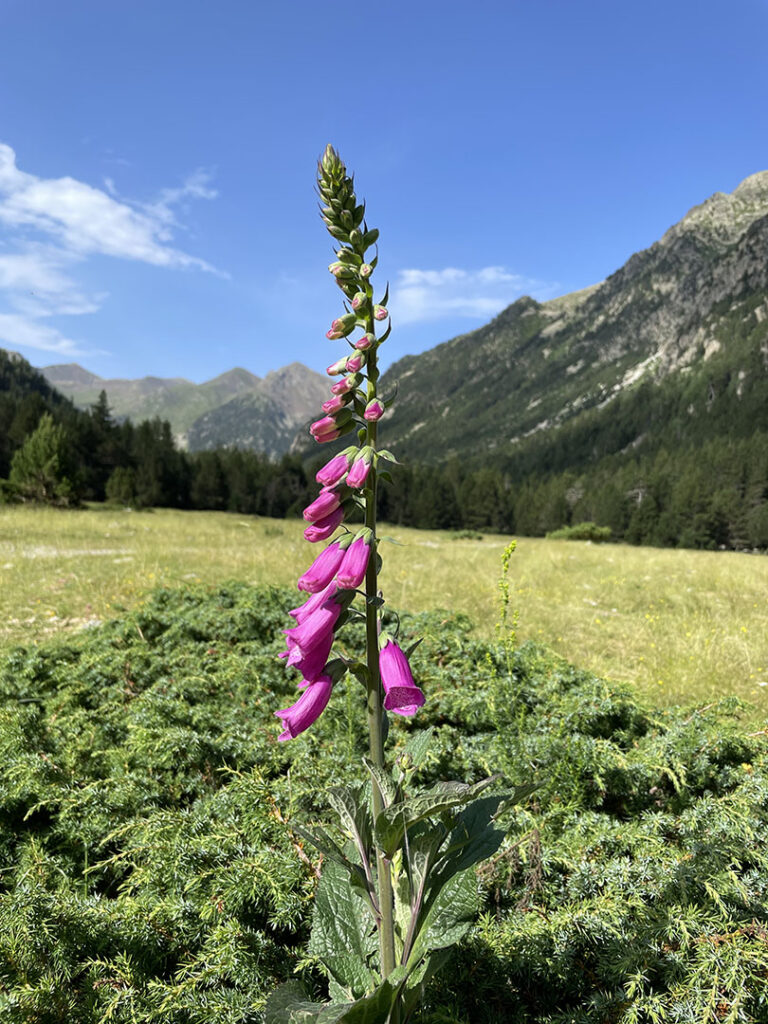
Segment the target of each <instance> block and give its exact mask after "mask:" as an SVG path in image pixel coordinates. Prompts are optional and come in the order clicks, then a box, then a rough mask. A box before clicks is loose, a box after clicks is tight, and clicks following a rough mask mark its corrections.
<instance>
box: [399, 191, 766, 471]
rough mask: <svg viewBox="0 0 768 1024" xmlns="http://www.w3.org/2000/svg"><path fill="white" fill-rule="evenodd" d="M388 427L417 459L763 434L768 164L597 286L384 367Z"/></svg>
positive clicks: (517, 309)
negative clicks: (391, 399) (390, 394)
mask: <svg viewBox="0 0 768 1024" xmlns="http://www.w3.org/2000/svg"><path fill="white" fill-rule="evenodd" d="M382 387H383V390H384V392H385V393H386V392H387V391H392V390H394V388H395V387H397V389H398V397H397V402H396V403H395V405H394V407H393V409H392V413H391V415H390V417H389V418H388V419H387V420H386V421H385V424H383V426H385V429H386V433H385V435H384V436H385V439H386V444H387V446H390V445H391V446H392V447H393V448H395V450H396V451H397V454H398V455H399V456H404V457H405V458H406V459H411V460H414V461H419V462H432V463H438V462H443V461H446V460H450V459H456V458H458V459H461V460H466V459H469V460H470V461H474V462H482V461H486V462H487V461H492V462H493V463H494V464H495V465H496V466H499V467H501V468H503V469H506V470H511V471H513V475H514V476H515V477H516V478H518V479H519V478H520V476H522V475H525V474H526V473H529V472H537V473H539V474H541V473H542V472H556V471H562V470H565V469H573V468H579V467H582V466H585V465H589V464H591V463H595V462H596V461H597V460H599V459H601V458H604V457H606V456H610V455H619V454H624V455H625V456H626V457H630V456H635V455H636V454H638V453H642V452H650V451H654V450H658V449H659V447H660V446H662V445H670V446H672V447H674V448H680V447H681V446H684V445H692V444H697V443H700V442H701V441H702V439H704V438H712V437H720V436H723V434H727V435H729V436H739V437H748V436H751V435H752V434H753V433H754V431H756V430H768V171H762V172H760V173H757V174H753V175H752V176H751V177H749V178H747V179H746V180H745V181H743V182H742V183H741V184H740V185H739V186H738V188H737V189H736V190H735V191H734V192H733V193H732V194H730V195H726V194H723V193H716V194H715V195H713V196H712V197H711V198H709V199H707V200H706V201H705V202H704V203H702V204H701V205H699V206H695V207H694V208H693V209H692V210H690V211H689V212H688V213H687V214H686V216H685V217H684V218H683V219H682V220H681V221H680V222H679V223H678V224H675V225H674V226H673V227H671V228H670V229H669V230H668V231H667V232H666V233H665V234H664V236H663V237H662V238H661V239H660V240H659V241H658V242H656V243H654V244H653V245H652V246H651V247H650V248H649V249H646V250H644V251H643V252H639V253H636V254H635V255H634V256H632V257H631V258H630V259H629V260H628V261H627V262H626V263H625V264H624V266H623V267H621V268H620V269H619V270H617V271H616V272H615V273H614V274H611V276H610V277H608V278H607V279H606V280H605V281H603V282H601V283H600V284H597V285H594V286H593V287H591V288H587V289H585V290H584V291H581V292H577V293H574V294H572V295H566V296H564V297H562V298H558V299H553V300H551V301H549V302H543V303H539V302H536V301H535V300H534V299H532V298H529V297H524V298H521V299H519V300H518V301H517V302H515V303H513V304H512V305H511V306H509V307H508V308H507V309H505V310H504V311H503V312H502V313H501V314H499V316H497V317H496V318H495V319H494V320H493V321H492V322H491V323H489V324H487V325H486V326H484V327H481V328H479V329H478V330H475V331H472V332H470V333H468V334H464V335H461V336H460V337H457V338H454V339H453V340H451V341H448V342H445V343H444V344H442V345H438V346H437V347H436V348H433V349H431V350H429V351H428V352H425V353H424V354H422V355H419V356H407V357H405V358H404V359H401V360H399V361H398V362H397V363H396V364H394V365H393V366H392V367H391V369H390V370H389V371H388V372H387V373H386V375H385V376H384V377H383V378H382Z"/></svg>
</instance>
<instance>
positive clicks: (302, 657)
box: [280, 633, 334, 686]
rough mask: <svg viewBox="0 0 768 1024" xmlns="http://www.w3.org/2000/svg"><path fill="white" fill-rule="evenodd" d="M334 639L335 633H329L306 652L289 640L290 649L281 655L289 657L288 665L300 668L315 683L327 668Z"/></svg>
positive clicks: (303, 674)
mask: <svg viewBox="0 0 768 1024" xmlns="http://www.w3.org/2000/svg"><path fill="white" fill-rule="evenodd" d="M333 639H334V637H333V633H329V634H328V635H327V636H325V637H324V638H323V640H322V642H321V643H319V644H318V645H317V647H313V648H312V650H311V651H308V652H307V653H306V654H304V653H303V652H302V650H301V648H300V647H298V646H297V645H296V644H295V643H293V642H292V641H291V640H288V650H287V651H284V652H283V653H282V654H281V655H280V657H281V658H287V661H286V665H288V666H289V667H290V668H295V669H298V670H299V672H301V674H302V676H303V677H304V679H305V680H306V681H307V682H309V683H313V682H314V681H315V679H317V677H318V676H319V675H321V673H322V671H323V669H324V668H325V663H326V662H327V661H328V656H329V654H330V653H331V648H332V647H333ZM299 685H300V686H301V685H303V684H299Z"/></svg>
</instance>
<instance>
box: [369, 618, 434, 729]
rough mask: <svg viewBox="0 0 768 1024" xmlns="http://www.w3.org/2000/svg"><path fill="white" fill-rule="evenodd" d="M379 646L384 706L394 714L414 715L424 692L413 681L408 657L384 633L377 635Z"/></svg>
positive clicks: (422, 701) (422, 699) (420, 704)
mask: <svg viewBox="0 0 768 1024" xmlns="http://www.w3.org/2000/svg"><path fill="white" fill-rule="evenodd" d="M379 647H380V650H379V672H380V674H381V685H382V686H383V687H384V707H385V708H386V710H387V711H391V712H392V713H393V714H395V715H406V716H409V715H415V714H416V712H417V711H418V709H419V708H420V707H421V706H422V704H424V694H423V693H422V692H421V690H420V689H419V687H418V686H417V685H416V683H415V682H414V681H413V675H412V674H411V666H410V665H409V664H408V659H407V658H406V656H405V655H404V654H403V652H402V651H401V650H400V648H399V647H398V645H397V644H396V643H395V641H394V640H393V639H392V638H391V637H390V636H388V635H387V634H386V633H382V634H381V636H380V637H379Z"/></svg>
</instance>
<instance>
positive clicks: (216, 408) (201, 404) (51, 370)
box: [41, 363, 328, 456]
mask: <svg viewBox="0 0 768 1024" xmlns="http://www.w3.org/2000/svg"><path fill="white" fill-rule="evenodd" d="M41 373H42V374H43V375H44V376H45V378H46V380H47V381H48V382H49V383H50V384H51V385H52V386H53V387H55V388H56V389H57V390H58V391H60V392H62V393H63V394H65V395H67V396H68V397H70V398H71V399H72V400H73V401H74V402H75V404H77V405H79V406H83V407H84V406H88V405H92V404H93V403H95V402H96V401H97V399H98V397H99V393H100V392H101V391H105V392H106V394H107V400H108V402H109V406H110V408H111V410H112V412H113V413H114V414H115V415H116V416H118V417H120V418H125V417H128V418H130V419H131V420H133V421H134V423H138V422H140V421H141V420H145V419H152V418H154V417H160V418H161V419H164V420H168V421H169V422H170V424H171V428H172V429H173V432H174V434H175V435H176V437H177V440H178V441H179V442H180V443H181V444H182V445H183V446H186V447H189V449H190V450H191V451H198V450H202V449H208V448H214V447H222V446H226V445H238V446H240V447H245V448H253V449H254V450H257V451H263V452H265V453H266V454H268V455H272V456H279V455H282V454H283V453H284V452H286V451H287V450H288V448H289V447H290V444H291V441H292V440H293V438H294V436H295V434H296V432H297V430H298V429H299V428H300V427H301V426H302V425H303V424H304V423H306V421H307V420H308V419H310V417H311V416H313V415H314V413H315V411H316V409H317V407H318V405H319V404H320V403H321V402H323V401H325V399H326V398H327V397H328V395H327V392H328V381H327V379H326V378H325V377H322V376H321V375H320V374H318V373H315V372H314V371H312V370H309V369H308V368H307V367H306V366H303V365H302V364H301V363H291V364H290V365H289V366H285V367H283V368H282V369H280V370H275V371H272V372H271V373H268V374H267V376H266V377H264V378H263V379H262V378H260V377H256V376H254V374H252V373H250V372H249V371H248V370H244V369H242V368H241V367H235V368H234V369H232V370H228V371H227V372H226V373H222V374H220V375H219V376H218V377H214V378H213V379H212V380H209V381H206V382H205V383H203V384H193V383H192V382H191V381H188V380H185V379H184V378H183V377H172V378H162V377H142V378H141V379H139V380H120V379H115V380H105V379H104V378H102V377H98V376H97V375H96V374H94V373H90V372H89V371H88V370H85V369H83V367H82V366H78V364H77V363H67V364H62V365H56V366H46V367H43V368H42V370H41ZM233 403H234V404H233ZM230 406H231V407H230Z"/></svg>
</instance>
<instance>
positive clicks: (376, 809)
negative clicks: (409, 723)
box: [365, 317, 395, 978]
mask: <svg viewBox="0 0 768 1024" xmlns="http://www.w3.org/2000/svg"><path fill="white" fill-rule="evenodd" d="M370 330H371V331H372V330H373V318H372V317H371V318H370ZM367 368H368V395H367V398H368V401H370V400H371V399H372V398H374V397H375V396H376V378H377V376H378V372H377V368H376V350H375V349H373V348H372V349H369V350H368V362H367ZM376 428H377V424H376V423H368V424H367V425H366V438H365V441H366V444H368V445H370V446H371V448H373V449H374V451H375V449H376V434H377V430H376ZM368 479H369V481H370V482H369V484H368V487H367V488H366V491H365V525H366V526H367V527H368V529H369V530H371V532H372V534H373V537H374V544H373V548H372V551H371V557H370V558H369V560H368V569H367V571H366V574H365V596H366V599H367V600H366V605H365V639H366V649H367V657H368V746H369V750H370V754H371V761H373V763H374V764H375V765H376V766H377V767H378V768H381V769H383V768H384V738H383V736H382V724H383V709H382V705H381V682H380V677H379V630H378V612H377V609H376V603H375V599H376V597H377V595H378V586H379V585H378V567H377V561H376V551H377V541H376V469H375V467H372V468H371V471H370V475H369V477H368ZM372 788H373V817H374V821H375V820H376V816H377V815H378V814H380V813H381V811H382V810H383V809H384V803H383V801H382V797H381V793H380V792H379V789H378V787H377V786H376V785H375V784H374V785H373V787H372ZM376 864H377V868H378V877H379V910H380V913H381V925H380V928H379V948H380V951H381V973H382V975H383V977H385V978H388V977H389V975H390V974H391V973H392V971H393V970H394V969H395V927H394V920H393V898H392V874H391V872H390V867H389V861H387V860H386V859H385V858H384V857H383V856H382V854H381V853H380V852H379V851H377V852H376Z"/></svg>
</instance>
